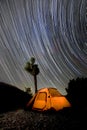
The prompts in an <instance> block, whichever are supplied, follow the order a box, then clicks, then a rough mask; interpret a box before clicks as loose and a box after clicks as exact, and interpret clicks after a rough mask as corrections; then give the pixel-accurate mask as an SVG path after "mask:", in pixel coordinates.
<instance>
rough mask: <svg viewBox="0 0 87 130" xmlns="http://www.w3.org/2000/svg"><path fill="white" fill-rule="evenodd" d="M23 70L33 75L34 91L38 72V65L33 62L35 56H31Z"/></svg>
mask: <svg viewBox="0 0 87 130" xmlns="http://www.w3.org/2000/svg"><path fill="white" fill-rule="evenodd" d="M25 70H26V71H27V72H29V73H30V74H31V75H33V76H34V85H35V93H36V92H37V75H38V74H39V72H40V71H39V68H38V65H37V64H35V58H34V57H31V58H30V60H29V62H27V63H26V66H25Z"/></svg>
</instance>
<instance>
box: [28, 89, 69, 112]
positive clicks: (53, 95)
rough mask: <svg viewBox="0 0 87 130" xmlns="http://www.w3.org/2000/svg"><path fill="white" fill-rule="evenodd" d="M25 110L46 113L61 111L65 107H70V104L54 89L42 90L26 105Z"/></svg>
mask: <svg viewBox="0 0 87 130" xmlns="http://www.w3.org/2000/svg"><path fill="white" fill-rule="evenodd" d="M26 107H27V109H29V108H32V110H37V111H46V110H50V109H52V110H56V111H58V110H61V109H63V108H65V107H71V104H70V103H69V101H68V100H67V99H66V97H65V96H63V95H62V94H61V93H60V92H59V91H58V90H57V89H56V88H42V89H40V90H38V92H37V93H36V94H35V95H34V96H33V97H32V99H31V100H30V101H29V102H28V103H27V106H26Z"/></svg>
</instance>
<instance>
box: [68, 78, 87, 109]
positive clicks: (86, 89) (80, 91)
mask: <svg viewBox="0 0 87 130" xmlns="http://www.w3.org/2000/svg"><path fill="white" fill-rule="evenodd" d="M66 91H67V95H66V98H67V99H68V100H69V101H70V103H71V104H72V106H73V107H76V108H79V109H81V108H87V78H83V77H82V78H79V77H77V78H76V79H72V80H70V81H69V83H68V88H66Z"/></svg>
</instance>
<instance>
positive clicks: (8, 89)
mask: <svg viewBox="0 0 87 130" xmlns="http://www.w3.org/2000/svg"><path fill="white" fill-rule="evenodd" d="M31 97H32V96H31V95H29V94H28V93H26V92H24V91H22V90H20V89H18V88H17V87H15V86H12V85H9V84H6V83H3V82H0V113H3V112H7V111H11V110H15V109H19V108H25V106H26V103H27V102H28V101H29V100H30V99H31Z"/></svg>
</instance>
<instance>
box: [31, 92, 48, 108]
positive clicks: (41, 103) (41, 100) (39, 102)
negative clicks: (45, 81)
mask: <svg viewBox="0 0 87 130" xmlns="http://www.w3.org/2000/svg"><path fill="white" fill-rule="evenodd" d="M46 103H47V93H46V92H39V93H38V94H37V96H36V99H35V101H34V104H33V109H41V110H43V109H44V108H45V107H46Z"/></svg>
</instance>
